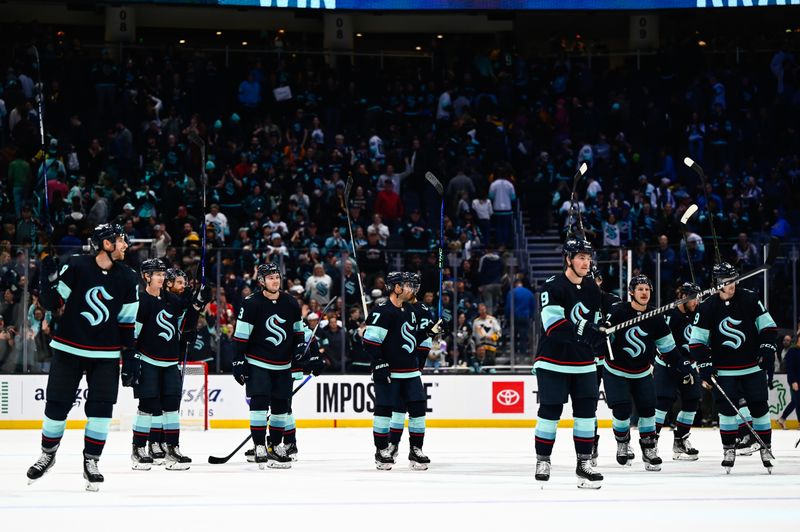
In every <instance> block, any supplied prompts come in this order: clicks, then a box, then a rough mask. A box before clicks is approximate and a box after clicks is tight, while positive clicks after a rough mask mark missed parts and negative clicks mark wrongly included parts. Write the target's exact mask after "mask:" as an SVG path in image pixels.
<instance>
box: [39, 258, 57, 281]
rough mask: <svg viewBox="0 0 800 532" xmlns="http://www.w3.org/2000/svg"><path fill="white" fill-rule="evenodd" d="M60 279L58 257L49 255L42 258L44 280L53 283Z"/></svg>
mask: <svg viewBox="0 0 800 532" xmlns="http://www.w3.org/2000/svg"><path fill="white" fill-rule="evenodd" d="M56 279H58V259H57V258H56V257H54V256H53V255H48V256H46V257H45V258H44V259H42V282H50V283H52V282H53V281H55V280H56Z"/></svg>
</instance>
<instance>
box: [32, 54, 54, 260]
mask: <svg viewBox="0 0 800 532" xmlns="http://www.w3.org/2000/svg"><path fill="white" fill-rule="evenodd" d="M32 49H33V56H34V58H35V59H36V77H37V80H38V83H37V85H38V89H39V90H38V91H37V92H36V106H37V111H38V114H39V140H40V141H41V143H42V166H41V168H42V172H41V174H42V181H44V211H45V213H46V216H47V217H46V218H45V220H46V221H45V227H44V229H45V232H46V233H47V234H48V236H49V235H52V234H53V224H51V223H50V199H49V197H48V196H49V194H48V191H47V172H48V171H49V170H50V168H49V166H48V165H46V164H45V163H47V148H46V147H45V145H44V85H43V84H42V63H41V61H40V60H39V49H38V48H36V46H32ZM53 160H54V161H55V157H54V158H53ZM50 164H53V163H50ZM34 241H36V239H35V238H34ZM51 245H52V242H51Z"/></svg>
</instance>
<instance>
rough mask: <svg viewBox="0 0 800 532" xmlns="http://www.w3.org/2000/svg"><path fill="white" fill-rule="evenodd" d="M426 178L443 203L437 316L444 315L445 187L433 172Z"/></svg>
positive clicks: (426, 174) (441, 209) (440, 214)
mask: <svg viewBox="0 0 800 532" xmlns="http://www.w3.org/2000/svg"><path fill="white" fill-rule="evenodd" d="M425 179H427V180H428V182H429V183H430V184H431V185H433V188H435V189H436V192H438V193H439V197H441V199H442V201H441V205H440V207H439V313H438V314H437V315H436V317H437V318H441V317H442V285H443V284H444V187H443V186H442V183H441V182H440V181H439V180H438V179H436V176H435V175H433V173H431V172H425Z"/></svg>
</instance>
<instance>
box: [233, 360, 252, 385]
mask: <svg viewBox="0 0 800 532" xmlns="http://www.w3.org/2000/svg"><path fill="white" fill-rule="evenodd" d="M232 366H233V378H234V379H236V382H238V383H239V384H241V385H242V386H244V385H245V383H247V379H249V378H250V366H249V365H248V364H247V359H245V358H242V359H240V360H234V361H233V364H232Z"/></svg>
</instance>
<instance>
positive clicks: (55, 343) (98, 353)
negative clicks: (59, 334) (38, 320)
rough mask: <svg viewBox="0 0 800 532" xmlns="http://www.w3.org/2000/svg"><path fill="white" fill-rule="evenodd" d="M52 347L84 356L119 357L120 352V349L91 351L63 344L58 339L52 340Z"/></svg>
mask: <svg viewBox="0 0 800 532" xmlns="http://www.w3.org/2000/svg"><path fill="white" fill-rule="evenodd" d="M50 347H52V348H53V349H58V350H59V351H64V352H65V353H69V354H71V355H76V356H79V357H84V358H119V353H120V351H119V349H117V350H116V351H89V350H88V349H81V348H79V347H72V346H71V345H67V344H62V343H61V342H59V341H58V340H50Z"/></svg>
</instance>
